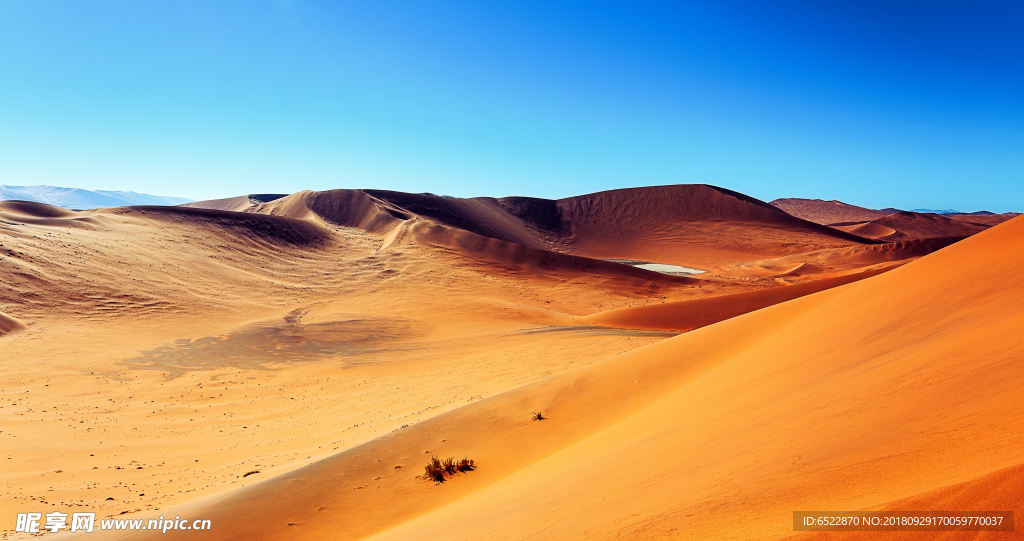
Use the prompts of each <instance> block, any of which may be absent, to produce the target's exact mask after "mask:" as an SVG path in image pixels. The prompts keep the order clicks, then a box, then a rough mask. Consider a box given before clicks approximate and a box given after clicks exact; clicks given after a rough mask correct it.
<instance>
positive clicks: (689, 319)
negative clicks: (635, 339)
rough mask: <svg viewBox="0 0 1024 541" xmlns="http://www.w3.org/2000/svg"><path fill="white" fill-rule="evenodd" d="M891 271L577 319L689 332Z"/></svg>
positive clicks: (597, 322) (631, 327)
mask: <svg viewBox="0 0 1024 541" xmlns="http://www.w3.org/2000/svg"><path fill="white" fill-rule="evenodd" d="M887 270H890V268H888V267H887V268H882V269H878V270H872V271H865V272H858V273H852V274H846V275H844V276H838V277H834V278H826V279H822V280H815V281H812V282H805V283H801V284H797V285H792V286H788V287H775V288H770V289H761V290H757V291H749V292H744V293H735V294H732V295H723V296H716V297H709V298H704V299H696V300H686V301H676V302H670V303H665V304H653V305H649V306H638V307H635V308H618V309H615V310H608V311H605V312H599V313H597V314H592V315H589V316H584V317H581V318H577V319H578V321H580V322H581V323H585V324H588V325H605V326H608V327H622V328H627V329H664V330H673V331H680V332H683V331H690V330H693V329H699V328H701V327H706V326H708V325H711V324H713V323H718V322H719V321H725V320H727V319H729V318H733V317H736V316H739V315H742V314H746V313H747V312H753V311H755V310H760V309H762V308H766V307H768V306H772V305H774V304H779V303H780V302H786V301H789V300H793V299H796V298H799V297H803V296H805V295H810V294H812V293H818V292H820V291H825V290H826V289H831V288H833V287H838V286H841V285H844V284H848V283H851V282H856V281H857V280H863V279H864V278H870V277H871V276H875V275H877V274H880V273H882V272H885V271H887Z"/></svg>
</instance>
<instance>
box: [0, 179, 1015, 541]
mask: <svg viewBox="0 0 1024 541" xmlns="http://www.w3.org/2000/svg"><path fill="white" fill-rule="evenodd" d="M645 190H647V191H645ZM666 198H667V199H670V200H671V201H673V202H674V204H676V205H677V206H678V208H681V209H685V212H678V213H677V214H676V216H677V217H676V218H674V219H675V220H676V221H674V222H672V224H670V225H671V227H669V226H666V229H665V230H653V232H652V230H651V229H650V228H651V227H653V225H652V224H656V223H659V222H664V221H665V220H667V219H669V218H671V216H670V215H669V214H666V213H668V212H669V210H670V209H669V206H664V205H663V206H659V205H658V204H657V202H658V200H664V199H666ZM673 198H674V199H673ZM437 199H441V198H431V197H429V196H414V195H410V194H397V195H396V194H394V193H393V192H388V193H382V192H373V191H355V190H340V191H334V192H321V193H313V192H301V193H299V194H293V195H291V196H287V197H283V198H280V199H276V200H273V201H257V202H251V206H249V207H245V208H243V209H242V210H245V211H246V212H245V213H242V212H228V211H224V210H215V209H206V208H166V207H130V208H121V209H101V210H97V211H88V212H71V211H63V210H60V209H54V208H53V207H47V206H45V205H35V204H27V203H0V219H2V220H0V234H2V243H0V263H2V265H3V266H2V267H0V273H2V277H3V279H4V282H5V284H6V285H7V288H6V289H5V290H4V292H3V296H2V297H0V313H3V314H6V317H5V319H4V320H3V321H7V320H8V319H9V320H11V321H15V322H16V323H17V327H19V328H18V329H17V330H16V332H7V331H5V332H6V334H3V335H0V370H2V373H3V374H4V376H3V378H4V385H3V387H2V388H0V406H2V407H0V419H2V421H3V422H2V423H0V426H2V432H0V455H2V456H0V460H5V462H6V464H5V466H6V467H5V468H4V469H3V470H2V471H0V480H2V482H3V483H4V487H5V491H4V492H3V494H0V512H2V513H3V516H7V517H9V519H5V520H10V521H11V523H10V524H9V525H5V526H4V527H5V528H13V517H14V513H17V512H28V511H41V512H49V511H51V510H61V511H63V512H69V511H78V510H93V511H97V513H98V514H99V515H100V516H109V515H115V516H122V517H138V518H151V517H155V516H157V515H159V514H165V515H166V514H180V515H181V516H183V517H184V516H187V517H195V518H207V519H211V520H213V523H214V525H215V528H214V530H213V531H211V532H207V533H206V534H199V533H198V532H189V533H188V534H187V535H188V536H189V537H190V538H196V539H207V538H217V539H229V538H233V539H303V538H309V539H320V538H325V537H326V538H332V539H361V538H367V537H371V536H377V537H380V538H389V539H397V538H406V539H490V538H494V539H523V538H527V537H530V538H544V539H572V538H587V539H605V538H611V537H626V538H635V539H647V538H663V537H673V538H690V539H708V538H723V537H731V538H737V539H765V538H778V537H784V536H786V535H789V534H791V533H792V532H789V531H788V528H789V527H790V526H791V520H792V519H791V512H792V510H793V509H814V508H821V509H841V510H849V509H860V508H868V507H872V506H882V505H886V502H897V501H900V500H903V499H906V498H914V497H918V496H920V495H926V494H931V493H932V492H930V491H936V490H941V489H942V488H943V487H947V486H950V485H953V484H956V483H962V482H968V481H971V480H974V479H982V477H983V476H984V475H986V474H988V473H990V472H997V471H999V470H1001V469H1005V468H1010V467H1013V466H1015V465H1017V464H1021V463H1024V459H1022V458H1021V456H1020V454H1019V451H1018V449H1019V448H1020V443H1021V442H1020V441H1019V440H1020V438H1021V437H1022V436H1020V434H1022V432H1021V430H1020V428H1021V426H1020V424H1021V422H1022V421H1021V420H1020V419H1022V417H1021V416H1020V411H1021V405H1022V403H1021V402H1022V400H1024V399H1022V398H1021V397H1020V396H1019V395H1020V393H1019V392H1017V391H1019V387H1020V383H1021V382H1020V381H1019V380H1020V374H1019V370H1017V367H1016V365H1015V364H1014V363H1015V361H1014V359H1017V358H1019V356H1020V353H1021V348H1022V347H1024V346H1022V345H1021V342H1020V341H1019V340H1017V339H1016V334H1018V333H1016V331H1015V330H1016V329H1019V328H1020V326H1021V323H1022V321H1021V319H1022V317H1024V316H1021V314H1022V311H1021V310H1019V307H1020V306H1021V304H1022V298H1021V297H1020V293H1019V288H1017V289H1016V290H1015V284H1017V283H1018V282H1019V280H1020V276H1019V275H1020V274H1021V273H1022V272H1024V271H1022V270H1021V269H1020V263H1021V261H1020V258H1021V255H1022V254H1021V252H1020V250H1019V249H1017V247H1016V244H1015V239H1016V238H1019V236H1020V234H1021V233H1022V232H1024V231H1022V230H1024V222H1022V221H1021V220H1015V221H1011V222H1008V223H1006V224H1003V225H1000V226H997V227H995V228H993V229H991V230H989V231H986V232H983V233H981V234H979V235H977V236H975V237H971V238H969V239H967V240H964V241H961V242H959V243H957V244H954V245H952V246H949V247H948V248H944V249H941V250H940V251H938V252H935V253H933V254H931V255H927V256H925V257H923V258H920V259H916V258H919V257H921V256H922V255H925V254H926V253H928V252H929V251H932V250H935V249H939V248H942V247H943V246H945V244H948V243H945V244H943V243H938V244H903V245H899V244H872V243H871V241H867V240H863V239H860V238H858V237H853V236H848V235H846V234H843V233H838V232H834V233H830V232H829V231H831V230H828V228H822V227H821V226H817V225H815V224H810V225H808V222H804V221H801V220H797V219H795V218H790V217H788V216H785V215H784V214H783V213H781V212H779V211H777V210H775V209H772V208H765V207H767V205H766V204H764V203H762V202H758V201H756V200H753V199H750V198H747V197H746V196H742V195H741V194H734V193H732V192H728V191H726V190H719V189H714V188H711V187H670V189H666V190H662V191H659V190H658V189H639V190H637V191H631V190H621V191H616V192H606V193H603V194H592V195H590V196H582V197H581V198H570V200H561V201H558V202H549V203H554V208H556V209H559V210H558V212H556V213H555V215H557V216H559V217H560V222H559V223H560V224H562V225H560V226H558V227H555V225H553V222H550V221H546V220H547V219H548V218H550V216H551V214H545V212H547V211H544V212H541V211H537V210H536V209H535V208H534V206H536V205H540V206H542V207H543V206H544V205H547V204H546V203H544V202H543V200H525V199H524V198H508V199H503V200H455V201H454V202H451V204H448V203H445V205H447V206H444V205H437V208H434V207H430V206H429V205H428V204H427V203H430V204H431V205H433V204H435V203H437V201H436V200H437ZM410 201H411V202H410ZM413 203H415V205H414V204H413ZM417 205H418V206H417ZM495 205H497V206H498V207H501V208H502V209H505V210H503V211H497V210H494V209H495V208H496V207H495ZM200 206H201V205H200ZM662 207H664V208H662ZM547 208H550V205H548V207H547ZM616 208H617V210H616V211H615V212H619V213H621V214H622V220H621V222H615V221H614V220H612V221H610V222H608V223H604V222H602V220H605V221H607V220H610V219H611V218H613V217H614V212H612V210H613V209H616ZM636 208H640V209H643V211H642V212H641V211H636V212H633V211H631V210H630V209H636ZM446 209H447V210H446ZM652 209H653V210H652ZM443 211H444V212H447V211H450V215H448V214H445V215H444V216H442V214H444V212H443ZM456 211H458V212H456ZM655 211H657V212H655ZM659 212H660V213H662V214H658V213H659ZM460 213H461V214H460ZM474 213H475V214H474ZM780 214H781V215H782V216H785V217H783V218H780V217H779V215H780ZM452 216H454V217H452ZM510 216H514V217H517V219H516V220H513V219H512V218H510ZM523 216H527V217H528V218H529V219H527V218H524V217H523ZM545 216H547V217H548V218H545ZM567 217H568V218H567ZM441 218H445V219H441ZM456 220H462V221H461V222H460V224H461V225H455V222H456ZM517 223H518V224H519V225H520V226H522V227H519V226H516V225H515V224H517ZM481 224H482V225H481ZM499 226H500V227H499ZM563 226H564V227H566V228H567V229H561V228H562V227H563ZM517 227H519V228H518V229H517ZM687 228H688V229H687ZM684 229H685V231H688V232H689V233H687V234H682V233H677V232H678V231H683V230H684ZM567 231H568V232H567ZM616 231H622V232H624V233H623V234H622V235H619V236H621V238H620V239H617V237H616V235H617V234H616V233H615V232H616ZM554 232H558V234H557V235H556V234H554ZM626 233H629V234H626ZM656 233H657V234H656ZM691 233H692V234H691ZM630 234H631V235H634V237H636V238H637V242H633V243H631V242H629V235H630ZM659 234H660V235H661V236H662V237H663V240H664V242H663V243H662V244H659V236H658V235H659ZM517 235H526V236H523V237H522V238H520V237H518V236H517ZM645 235H646V236H645ZM531 238H532V239H533V240H530V239H531ZM787 238H788V239H790V240H789V241H787ZM534 241H536V242H534ZM876 246H877V247H878V248H875V247H876ZM603 250H606V251H603ZM904 256H905V257H904ZM602 257H608V258H635V259H645V260H655V262H659V263H675V264H682V265H687V264H691V265H694V266H698V267H699V266H700V265H701V264H704V265H706V266H707V267H709V268H710V267H714V268H715V269H716V270H715V273H714V274H713V275H710V276H708V277H707V278H680V277H675V276H669V275H662V274H658V273H653V272H649V271H644V270H640V269H634V268H632V267H628V266H626V265H620V264H617V263H609V262H605V261H600V260H598V259H594V258H602ZM783 260H784V261H783ZM907 261H910V262H909V263H907ZM773 265H774V267H773ZM785 265H792V266H795V267H799V269H813V270H814V272H811V273H810V274H801V271H800V270H799V269H791V270H790V271H789V272H780V273H775V274H772V272H774V270H778V269H779V268H781V266H785ZM901 265H902V266H901ZM755 267H756V268H760V269H765V270H764V271H763V272H762V274H761V275H757V276H755V274H756V273H754V274H749V273H748V271H749V270H750V269H753V268H755ZM897 267H898V268H897ZM783 270H785V269H783ZM886 270H888V271H889V272H885V273H884V274H880V275H875V274H877V273H879V272H881V271H886ZM765 273H767V274H765ZM864 276H871V277H869V278H867V279H863V280H860V281H856V282H855V283H846V282H848V281H853V280H857V279H858V278H863V277H864ZM754 278H756V279H754ZM790 282H794V283H795V285H787V284H788V283H790ZM843 283H846V285H840V284H843ZM951 284H952V285H953V286H951ZM830 287H831V288H832V289H828V290H827V291H821V290H824V289H827V288H830ZM812 291H820V292H816V293H813V294H808V293H811V292H812ZM936 292H941V294H937V293H936ZM801 295H804V296H802V297H801V298H795V297H800V296H801ZM793 298H795V299H794V300H789V301H788V302H781V301H785V300H787V299H793ZM750 299H758V300H757V301H756V302H753V301H750ZM688 302H689V303H695V304H694V305H693V306H699V305H716V306H718V307H720V308H723V310H719V312H718V316H716V317H717V318H718V319H721V318H722V317H729V316H733V315H735V314H738V313H740V312H749V311H750V310H756V311H753V312H750V313H747V314H746V315H738V316H737V317H732V318H731V319H727V320H725V321H721V322H718V323H715V324H712V325H709V326H706V327H704V328H701V329H698V330H694V331H691V332H687V333H685V334H682V335H679V336H676V337H674V338H669V337H670V336H672V335H673V334H675V333H674V332H667V331H665V330H664V329H683V328H686V327H687V326H686V325H683V326H680V325H678V324H676V323H671V324H668V325H665V324H663V322H662V319H663V318H662V317H650V316H649V314H651V313H654V314H655V315H658V314H661V313H662V312H665V314H667V316H668V318H669V319H675V318H676V317H677V316H676V314H679V313H682V314H685V313H688V312H687V310H685V309H684V308H686V304H687V303H688ZM778 302H781V304H775V305H774V306H771V307H767V308H763V309H759V308H762V307H763V306H766V305H767V304H772V303H778ZM644 306H647V308H644ZM693 306H691V307H690V308H693ZM737 306H739V307H740V309H739V310H736V307H737ZM725 308H727V309H725ZM677 310H679V311H678V312H677ZM622 314H626V315H628V317H626V318H625V320H621V319H620V320H619V321H618V322H615V321H611V319H616V318H621V317H622ZM602 318H604V319H606V320H607V321H606V322H604V323H600V322H601V321H602ZM623 321H625V323H623ZM595 322H598V323H600V324H599V325H593V323H595ZM705 323H711V321H706V322H705ZM5 325H6V324H5ZM613 325H619V326H620V327H638V328H634V329H631V328H610V327H611V326H613ZM658 329H662V330H658ZM12 330H14V329H13V327H12ZM533 410H540V411H543V412H545V413H546V414H547V416H548V417H549V418H548V419H546V420H543V421H530V420H529V414H530V412H531V411H533ZM55 434H56V435H58V436H56V437H55ZM431 455H438V456H458V457H461V456H463V455H468V456H470V457H471V458H474V459H475V460H476V461H477V464H478V466H479V468H478V469H477V470H476V471H474V472H470V473H467V474H461V475H459V476H457V477H455V478H454V479H452V480H450V481H449V482H447V483H445V484H444V485H440V486H435V485H433V484H431V483H428V482H424V481H422V480H419V479H418V478H417V477H418V475H419V474H420V473H421V471H422V466H423V464H424V463H425V462H426V459H427V458H428V457H429V456H431ZM937 464H941V465H942V466H941V467H937V466H936V465H937ZM396 466H401V467H400V468H396ZM869 466H870V467H869ZM251 470H259V471H260V473H258V474H256V475H251V476H248V477H245V478H242V474H244V473H246V472H248V471H251ZM993 494H996V496H995V497H996V498H997V500H996V501H994V502H993V503H992V505H995V504H996V503H1003V502H1008V503H1007V505H1011V504H1013V501H1018V502H1019V494H1020V492H1019V491H1014V490H1013V489H1007V490H1003V491H1001V492H1000V491H995V492H993ZM108 497H112V498H114V499H113V500H107V498H108ZM1013 497H1016V498H1017V500H1012V498H1013ZM1015 509H1019V506H1018V507H1016V508H1015ZM120 513H125V514H124V515H120ZM3 535H5V536H7V535H8V534H7V533H5V534H3ZM92 535H94V536H96V538H97V539H101V538H105V536H103V535H101V534H99V533H94V534H92ZM179 535H181V534H179ZM141 536H143V537H144V535H141ZM107 537H109V536H107Z"/></svg>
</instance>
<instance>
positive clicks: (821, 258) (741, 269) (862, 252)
mask: <svg viewBox="0 0 1024 541" xmlns="http://www.w3.org/2000/svg"><path fill="white" fill-rule="evenodd" d="M960 240H962V237H939V238H929V239H919V240H909V241H898V242H891V243H886V244H872V245H867V246H851V247H847V248H832V249H827V250H818V251H814V252H808V253H806V254H797V255H793V256H782V257H776V258H770V259H763V260H759V261H747V262H743V263H736V264H733V265H724V266H722V267H720V268H718V269H716V270H715V271H714V272H712V273H710V274H708V275H707V277H708V278H718V277H720V278H724V279H729V278H733V279H735V278H736V277H744V278H759V277H760V278H765V277H767V278H773V279H776V280H779V279H781V280H785V281H787V282H788V281H793V280H792V279H791V278H805V279H816V278H825V277H830V276H836V275H839V274H847V273H850V272H861V271H863V270H866V269H874V268H878V267H879V266H891V265H892V264H901V263H903V262H908V261H911V260H913V259H915V258H918V257H922V256H925V255H928V254H930V253H932V252H934V251H936V250H941V249H942V248H945V247H946V246H949V245H950V244H953V243H954V242H957V241H960Z"/></svg>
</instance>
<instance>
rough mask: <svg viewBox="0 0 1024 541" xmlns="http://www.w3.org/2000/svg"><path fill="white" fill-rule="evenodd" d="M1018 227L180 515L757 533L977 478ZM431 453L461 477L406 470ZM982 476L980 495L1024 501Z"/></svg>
mask: <svg viewBox="0 0 1024 541" xmlns="http://www.w3.org/2000/svg"><path fill="white" fill-rule="evenodd" d="M1021 234H1024V221H1022V220H1015V221H1011V222H1008V223H1006V224H1004V225H1001V226H998V227H996V228H993V229H992V230H989V231H986V232H983V233H981V234H979V235H976V236H974V237H971V238H969V239H966V240H964V241H961V242H959V243H957V244H955V245H953V246H951V247H949V248H948V249H946V250H942V251H939V252H937V253H934V254H931V255H929V256H927V257H924V258H922V259H920V260H917V261H915V262H913V263H910V264H908V265H905V266H903V267H901V268H898V269H895V270H893V271H891V272H887V273H884V274H881V275H879V276H875V277H872V278H870V279H867V280H863V281H859V282H856V283H852V284H848V285H845V286H841V287H839V288H835V289H831V290H828V291H825V292H821V293H817V294H813V295H809V296H806V297H802V298H799V299H796V300H793V301H790V302H785V303H782V304H778V305H775V306H772V307H769V308H766V309H763V310H759V311H756V312H753V313H749V314H746V315H743V316H740V317H736V318H733V319H730V320H728V321H724V322H721V323H718V324H715V325H711V326H708V327H705V328H702V329H699V330H696V331H692V332H690V333H687V334H684V335H681V336H678V337H676V338H672V339H669V340H665V341H663V342H659V343H657V344H653V345H650V346H647V347H644V348H640V349H637V350H634V351H631V352H628V353H625V354H622V355H619V356H616V357H612V358H610V359H608V360H606V361H603V362H600V363H595V364H592V365H589V366H587V367H583V368H580V369H578V370H575V371H570V372H566V373H564V374H561V375H555V376H553V377H551V378H548V379H545V380H542V381H539V382H537V383H533V384H530V385H527V386H524V387H522V388H519V389H515V390H512V391H509V392H507V393H504V394H501V395H498V396H496V397H493V398H491V399H488V400H485V401H483V402H480V403H477V404H474V405H471V406H468V407H464V408H461V409H458V410H455V411H452V412H450V413H448V414H445V415H442V416H439V417H436V418H434V419H432V420H429V421H425V422H423V423H420V424H418V425H414V426H412V427H409V428H408V429H406V430H402V431H398V432H396V433H394V434H393V435H389V436H387V437H385V438H383V439H379V440H375V441H373V442H371V443H368V444H366V445H365V446H361V447H357V448H355V449H353V450H351V451H348V452H345V453H342V454H340V455H337V456H335V457H332V458H330V459H327V460H325V461H323V462H320V463H318V464H315V465H312V466H309V467H307V468H304V469H300V470H297V471H296V472H294V473H292V474H290V475H287V476H283V477H280V478H276V479H273V480H270V481H268V482H266V483H260V484H257V485H254V486H252V487H250V488H248V489H246V490H245V491H242V492H238V493H236V494H233V495H229V496H226V497H224V498H222V499H219V500H216V501H211V502H209V503H205V504H199V505H196V506H194V507H191V508H188V509H183V510H181V512H182V513H185V512H188V513H189V514H190V516H203V517H210V518H212V519H213V520H214V522H215V523H217V524H224V525H226V528H224V529H219V530H218V531H217V532H211V534H210V535H209V536H199V535H197V536H196V537H197V538H207V537H209V538H224V539H228V538H235V539H256V538H264V539H277V538H285V537H287V538H293V539H305V538H309V539H314V538H322V537H323V536H330V537H332V538H338V539H355V538H362V537H364V536H365V535H367V534H370V533H372V532H374V531H377V532H378V534H377V535H376V536H374V537H373V538H374V539H524V538H531V539H572V538H587V539H610V538H630V539H655V538H666V537H670V538H679V539H709V538H734V539H765V538H778V537H784V536H786V535H789V534H791V533H792V532H791V531H790V528H791V521H792V515H791V513H792V511H793V510H795V509H822V510H827V509H835V510H849V509H862V508H869V507H874V506H880V505H884V504H885V502H893V501H897V500H901V499H904V498H912V497H916V496H918V495H922V494H926V493H929V491H935V490H940V489H942V488H943V487H947V486H949V485H951V484H956V483H963V482H968V481H971V480H973V479H978V478H979V477H980V476H983V475H985V474H987V473H989V472H998V471H999V470H1003V469H1005V468H1009V467H1012V466H1015V465H1017V464H1020V463H1022V455H1021V451H1020V449H1021V448H1022V447H1021V446H1022V444H1024V430H1022V429H1024V416H1021V415H1020V412H1021V411H1022V410H1024V394H1021V393H1020V392H1019V390H1020V388H1021V386H1022V384H1024V372H1022V371H1021V370H1020V366H1019V362H1018V361H1019V358H1020V356H1021V354H1022V353H1024V342H1022V341H1021V340H1020V339H1019V337H1018V335H1019V332H1018V330H1019V329H1020V328H1021V327H1022V325H1024V310H1022V308H1024V293H1022V292H1021V290H1020V288H1019V287H1016V284H1018V283H1019V282H1020V280H1021V279H1022V278H1024V276H1022V275H1024V266H1022V263H1024V252H1022V251H1021V250H1020V247H1019V242H1018V239H1019V238H1020V235H1021ZM950 284H955V287H950V286H949V285H950ZM936 292H941V294H936ZM610 397H614V399H610ZM535 409H536V410H542V411H544V412H546V413H548V415H549V419H547V420H544V421H540V422H537V421H533V422H531V421H529V420H528V415H529V412H530V411H531V410H535ZM431 454H440V455H442V456H447V455H455V456H462V455H463V454H468V455H469V456H471V457H473V458H475V459H477V462H478V464H479V469H478V470H477V471H475V472H472V473H469V474H465V475H462V476H460V477H457V478H455V479H453V480H451V481H449V482H448V483H446V484H444V485H441V486H434V485H432V484H430V483H426V482H421V481H416V480H415V479H413V475H411V474H415V473H417V470H418V466H420V465H422V463H423V462H425V458H426V457H428V456H430V455H431ZM395 466H402V467H401V468H399V469H396V468H395ZM1002 486H1003V489H1001V490H1000V491H993V492H991V494H992V495H993V498H994V499H993V500H991V501H989V502H986V505H992V506H999V507H1001V508H1013V509H1015V510H1016V511H1017V512H1018V513H1020V512H1021V511H1024V510H1022V509H1020V507H1019V503H1020V501H1021V498H1020V495H1021V491H1022V490H1024V489H1020V488H1018V487H1019V485H1002ZM951 501H955V500H951ZM959 501H965V500H959ZM1014 506H1016V507H1014ZM289 523H291V524H289ZM878 537H883V536H882V535H879V536H878Z"/></svg>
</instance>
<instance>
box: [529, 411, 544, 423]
mask: <svg viewBox="0 0 1024 541" xmlns="http://www.w3.org/2000/svg"><path fill="white" fill-rule="evenodd" d="M544 419H547V417H545V416H544V414H543V413H541V412H539V411H534V412H531V413H530V420H533V421H543V420H544Z"/></svg>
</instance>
